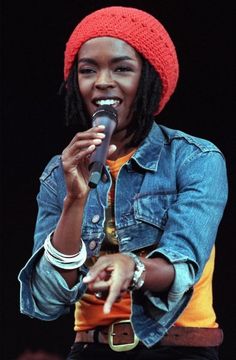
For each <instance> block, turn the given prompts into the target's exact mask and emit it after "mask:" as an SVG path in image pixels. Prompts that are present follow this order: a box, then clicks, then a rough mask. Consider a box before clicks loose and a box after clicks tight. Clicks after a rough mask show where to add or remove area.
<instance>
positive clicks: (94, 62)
mask: <svg viewBox="0 0 236 360" xmlns="http://www.w3.org/2000/svg"><path fill="white" fill-rule="evenodd" d="M124 60H129V61H134V59H132V58H131V57H129V56H117V57H114V58H112V59H111V63H112V64H115V63H118V62H120V61H124ZM79 63H89V64H93V65H97V62H96V61H95V60H94V59H91V58H81V59H78V64H79Z"/></svg>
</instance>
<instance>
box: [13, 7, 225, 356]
mask: <svg viewBox="0 0 236 360" xmlns="http://www.w3.org/2000/svg"><path fill="white" fill-rule="evenodd" d="M64 60H65V63H64V78H65V83H64V85H65V90H66V119H67V123H68V124H72V123H76V124H78V129H79V131H78V132H77V133H76V134H75V136H74V137H73V139H72V140H71V142H70V143H69V145H68V146H67V147H66V148H65V149H64V151H63V152H62V154H61V155H60V156H55V157H54V158H53V159H52V160H51V161H50V162H49V164H48V165H47V166H46V168H45V170H44V172H43V174H42V176H41V178H40V180H41V186H40V191H39V194H38V197H37V201H38V208H39V209H38V217H37V221H36V228H35V238H34V249H33V256H32V257H31V258H30V260H29V261H28V263H27V264H26V266H25V267H24V268H23V269H22V270H21V273H20V275H19V279H20V282H21V312H22V313H24V314H27V315H29V316H31V317H36V318H39V319H43V320H53V319H56V318H58V317H59V316H61V315H62V314H64V313H66V312H67V311H69V308H70V306H71V304H74V303H75V304H76V305H75V325H74V329H75V332H76V337H75V343H74V344H73V346H72V349H71V352H70V354H69V355H68V358H67V359H92V358H93V357H94V356H98V357H99V356H100V357H101V358H103V359H104V358H105V359H108V358H109V359H110V357H111V356H112V357H114V358H117V359H124V358H125V359H126V358H129V357H132V358H133V356H136V357H137V358H138V359H145V360H146V359H154V358H155V359H157V358H158V359H190V358H191V359H218V355H217V348H218V346H219V345H220V343H221V341H222V331H221V329H220V328H219V325H218V323H217V322H216V315H215V312H214V309H213V307H212V274H213V270H214V253H215V245H214V244H215V239H216V234H217V229H218V226H219V223H220V221H221V218H222V215H223V211H224V208H225V204H226V201H227V175H226V167H225V160H224V157H223V155H222V153H221V151H220V150H219V149H218V148H217V147H216V146H215V145H214V144H212V143H211V142H209V141H207V140H204V139H199V138H196V137H193V136H190V135H188V134H185V133H183V132H181V131H178V130H173V129H169V128H167V127H165V126H163V125H159V124H157V121H158V116H157V115H158V114H159V113H160V111H161V110H162V109H163V108H164V106H165V105H166V103H167V102H168V100H169V98H170V96H171V95H172V94H173V92H174V90H175V87H176V83H177V80H178V74H179V72H178V70H179V68H178V59H177V55H176V51H175V47H174V45H173V42H172V40H171V38H170V36H169V34H168V33H167V31H166V30H165V28H164V27H163V26H162V24H161V23H160V22H159V21H158V20H157V19H155V18H154V17H153V16H151V15H150V14H148V13H146V12H144V11H141V10H139V9H134V8H129V7H119V6H118V7H116V6H115V7H107V8H104V9H100V10H98V11H95V12H93V13H91V14H90V15H88V16H87V17H85V18H84V19H83V20H82V21H81V22H80V23H79V24H78V25H77V27H76V28H75V29H74V31H73V33H72V34H71V36H70V38H69V40H68V42H67V45H66V51H65V59H64ZM107 109H108V110H107ZM101 111H102V112H104V111H105V115H106V116H108V115H107V111H108V113H109V112H112V113H113V115H112V117H114V120H116V121H117V125H116V128H115V130H113V131H114V132H112V135H111V140H110V142H109V143H110V146H109V150H108V154H107V161H106V166H104V167H103V168H102V174H101V179H99V181H98V182H97V184H95V186H92V188H91V186H90V176H91V174H90V169H91V166H90V165H91V159H92V158H93V156H94V154H96V153H97V151H98V149H99V146H100V145H101V144H104V141H106V140H105V139H106V138H108V133H107V132H106V130H107V128H109V124H108V125H107V127H104V126H103V125H101V124H99V123H98V124H97V123H96V121H94V122H93V120H94V119H96V118H97V117H99V113H100V112H101ZM116 117H117V119H116ZM111 122H112V119H111ZM104 151H105V150H104ZM209 174H210V176H209Z"/></svg>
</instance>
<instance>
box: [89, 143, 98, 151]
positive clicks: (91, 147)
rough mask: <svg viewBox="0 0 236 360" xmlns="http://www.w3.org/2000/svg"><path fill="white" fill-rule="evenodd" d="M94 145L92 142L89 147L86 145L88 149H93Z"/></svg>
mask: <svg viewBox="0 0 236 360" xmlns="http://www.w3.org/2000/svg"><path fill="white" fill-rule="evenodd" d="M95 147H96V146H95V145H94V144H92V145H90V146H89V147H88V150H94V149H95Z"/></svg>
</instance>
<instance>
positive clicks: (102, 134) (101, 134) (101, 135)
mask: <svg viewBox="0 0 236 360" xmlns="http://www.w3.org/2000/svg"><path fill="white" fill-rule="evenodd" d="M105 136H106V135H105V134H104V133H97V137H100V138H104V137H105Z"/></svg>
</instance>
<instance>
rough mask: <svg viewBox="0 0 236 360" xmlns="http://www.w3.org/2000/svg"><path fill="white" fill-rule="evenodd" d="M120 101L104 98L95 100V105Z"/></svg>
mask: <svg viewBox="0 0 236 360" xmlns="http://www.w3.org/2000/svg"><path fill="white" fill-rule="evenodd" d="M119 103H120V101H119V100H115V99H104V100H97V101H96V104H97V105H118V104H119Z"/></svg>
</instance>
